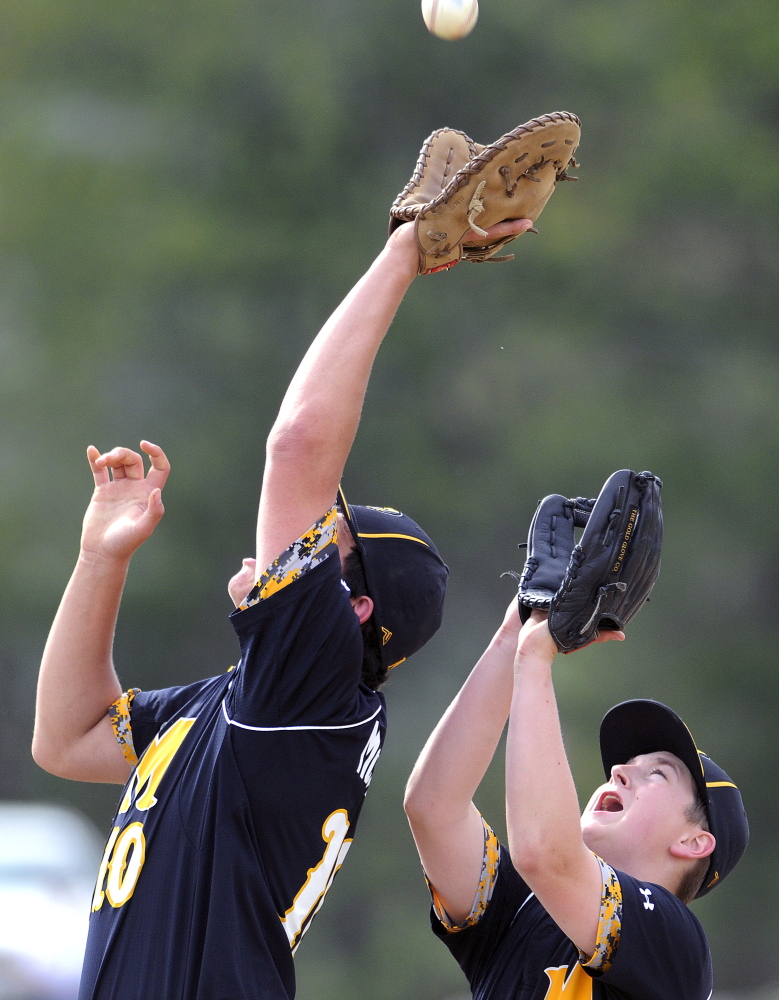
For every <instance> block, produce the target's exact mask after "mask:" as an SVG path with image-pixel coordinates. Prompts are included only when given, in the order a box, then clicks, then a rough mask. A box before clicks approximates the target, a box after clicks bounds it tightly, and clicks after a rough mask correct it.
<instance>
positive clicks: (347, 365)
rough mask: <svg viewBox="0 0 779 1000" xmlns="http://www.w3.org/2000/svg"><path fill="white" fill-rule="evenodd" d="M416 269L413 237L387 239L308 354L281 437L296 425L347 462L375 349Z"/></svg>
mask: <svg viewBox="0 0 779 1000" xmlns="http://www.w3.org/2000/svg"><path fill="white" fill-rule="evenodd" d="M404 235H405V234H404ZM416 267H417V260H416V252H413V253H412V252H410V243H409V240H408V239H405V240H404V241H403V242H401V241H400V240H390V241H388V243H387V245H386V246H385V248H384V250H383V251H382V252H381V253H380V254H379V256H378V257H377V259H376V260H375V261H374V263H373V265H372V266H371V268H370V269H369V270H368V271H367V273H366V274H365V275H363V277H362V278H361V279H360V281H358V283H357V284H356V285H355V286H354V288H353V289H352V290H351V291H350V292H349V294H348V295H347V296H346V298H345V299H344V300H343V302H341V304H340V305H339V306H338V308H337V309H336V310H335V312H334V313H333V314H332V316H331V317H330V318H329V319H328V321H327V322H326V323H325V325H324V326H323V327H322V329H321V331H320V332H319V334H318V335H317V337H316V338H315V340H314V341H313V343H312V344H311V346H310V347H309V349H308V351H307V352H306V355H305V357H304V358H303V360H302V362H301V364H300V366H299V368H298V370H297V372H296V373H295V375H294V377H293V379H292V381H291V383H290V386H289V388H288V390H287V392H286V394H285V396H284V400H283V402H282V404H281V408H280V410H279V415H278V418H277V420H276V424H275V426H274V432H275V433H276V434H277V435H283V434H284V433H287V432H288V431H289V429H290V428H292V429H294V431H295V432H296V433H299V434H300V435H301V437H306V436H310V437H311V438H313V439H315V441H316V442H317V443H318V444H320V445H322V446H324V447H325V448H326V449H327V450H329V451H330V452H331V456H332V460H333V461H336V460H339V461H340V460H342V461H343V462H345V460H346V456H347V454H348V452H349V448H350V447H351V444H352V441H353V439H354V435H355V433H356V431H357V424H358V422H359V419H360V411H361V409H362V403H363V399H364V397H365V390H366V388H367V385H368V379H369V377H370V373H371V367H372V365H373V361H374V358H375V357H376V352H377V351H378V349H379V346H380V345H381V342H382V340H383V339H384V337H385V335H386V333H387V331H388V330H389V327H390V324H391V323H392V319H393V317H394V315H395V312H396V311H397V308H398V306H399V305H400V303H401V301H402V300H403V296H404V295H405V293H406V291H407V289H408V287H409V285H410V284H411V282H412V281H413V279H414V276H415V274H416Z"/></svg>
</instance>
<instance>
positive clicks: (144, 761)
mask: <svg viewBox="0 0 779 1000" xmlns="http://www.w3.org/2000/svg"><path fill="white" fill-rule="evenodd" d="M196 721H197V720H196V719H176V721H175V722H174V723H173V725H172V726H171V727H170V729H168V730H167V731H166V732H165V733H164V734H163V735H162V736H159V735H158V736H155V737H154V739H153V740H152V742H151V743H150V744H149V746H148V747H147V749H146V752H145V753H144V755H143V756H142V757H141V759H140V760H139V761H138V763H137V765H136V767H135V770H134V771H133V774H132V777H131V778H130V783H129V784H128V786H127V791H126V793H125V796H124V798H123V799H122V804H121V806H120V807H119V814H120V815H121V814H122V813H126V812H127V810H128V809H129V808H130V806H131V805H134V806H135V808H136V809H138V810H140V811H141V812H145V811H146V810H147V809H151V807H152V806H154V805H156V804H157V799H156V796H155V793H156V791H157V788H158V787H159V784H160V782H161V781H162V779H163V777H164V776H165V772H166V771H167V770H168V768H169V767H170V763H171V761H172V760H173V758H174V757H175V755H176V752H177V751H178V749H179V748H180V747H181V744H182V743H183V742H184V738H185V737H186V735H187V733H188V732H189V731H190V729H191V728H192V726H193V724H194V723H195V722H196Z"/></svg>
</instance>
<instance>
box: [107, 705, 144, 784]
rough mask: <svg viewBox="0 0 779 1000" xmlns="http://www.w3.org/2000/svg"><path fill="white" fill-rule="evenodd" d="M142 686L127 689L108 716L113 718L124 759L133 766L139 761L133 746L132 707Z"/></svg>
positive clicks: (115, 733)
mask: <svg viewBox="0 0 779 1000" xmlns="http://www.w3.org/2000/svg"><path fill="white" fill-rule="evenodd" d="M140 690H141V689H140V688H130V690H129V691H125V693H124V694H123V695H122V697H121V698H117V699H116V701H115V702H114V703H113V705H111V707H110V708H109V709H108V718H109V719H110V720H111V726H112V727H113V730H114V736H116V742H117V743H118V744H119V749H120V750H121V751H122V753H123V754H124V759H125V760H126V761H127V763H128V764H130V766H131V767H135V765H136V764H137V763H138V755H137V754H136V752H135V747H134V746H133V729H132V724H131V721H130V709H131V706H132V703H133V699H134V698H135V696H136V695H137V694H138V693H139V692H140Z"/></svg>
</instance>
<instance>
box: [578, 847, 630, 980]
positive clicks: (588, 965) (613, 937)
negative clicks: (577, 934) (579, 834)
mask: <svg viewBox="0 0 779 1000" xmlns="http://www.w3.org/2000/svg"><path fill="white" fill-rule="evenodd" d="M595 858H596V860H597V862H598V864H599V865H600V872H601V878H602V879H603V892H602V895H601V904H600V920H599V921H598V937H597V940H596V943H595V951H594V952H593V954H592V956H591V957H590V958H589V959H588V960H587V961H585V960H584V959H585V958H586V956H585V955H582V956H581V964H582V965H583V966H584V968H585V969H589V970H590V971H591V972H598V973H603V972H608V971H609V969H610V968H611V963H612V962H613V961H614V956H615V955H616V953H617V946H618V945H619V937H620V933H621V931H622V886H621V885H620V884H619V879H618V878H617V873H616V872H615V871H614V869H613V868H612V867H611V865H607V864H606V862H605V861H603V860H602V859H601V858H599V857H598V856H597V854H596V855H595Z"/></svg>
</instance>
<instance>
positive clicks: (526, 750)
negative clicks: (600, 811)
mask: <svg viewBox="0 0 779 1000" xmlns="http://www.w3.org/2000/svg"><path fill="white" fill-rule="evenodd" d="M623 638H624V635H623V634H622V633H621V632H602V633H601V635H600V637H599V639H598V640H597V641H602V642H605V641H607V640H609V639H623ZM556 653H557V647H556V645H555V642H554V640H553V639H552V637H551V635H550V634H549V629H548V628H547V624H546V615H545V614H544V613H542V612H540V611H534V612H533V614H532V616H531V618H530V620H529V621H528V622H526V623H525V625H524V626H523V628H522V631H521V633H520V636H519V644H518V646H517V655H516V660H515V663H514V690H513V697H512V702H511V717H510V720H509V730H508V738H507V741H506V819H507V824H508V837H509V850H510V852H511V860H512V862H513V864H514V867H515V868H516V869H517V871H518V872H519V873H520V875H521V876H522V878H523V879H524V880H525V882H527V884H528V885H529V886H530V888H531V889H532V890H533V891H534V892H535V894H536V896H537V897H538V899H539V901H540V902H541V904H542V905H543V906H544V908H545V909H546V910H547V912H548V913H549V914H550V916H551V917H552V919H553V920H554V921H555V923H556V924H557V925H558V927H560V929H561V930H562V931H563V933H564V934H566V935H567V936H568V937H569V938H570V939H571V941H573V943H574V944H575V945H576V946H577V947H578V948H579V949H580V950H581V951H582V952H583V953H584V954H586V955H587V956H590V955H592V953H593V952H594V950H595V942H596V937H597V931H598V919H599V914H600V903H601V894H602V884H603V883H602V877H601V872H600V866H599V864H598V862H597V860H596V858H595V855H594V854H592V853H591V852H590V851H589V850H588V848H587V847H586V846H585V844H584V841H583V840H582V833H581V826H580V821H579V801H578V797H577V794H576V788H575V786H574V782H573V775H572V774H571V769H570V766H569V764H568V759H567V757H566V754H565V747H564V746H563V737H562V732H561V729H560V718H559V715H558V712H557V701H556V698H555V692H554V685H553V683H552V662H553V660H554V658H555V654H556Z"/></svg>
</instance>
